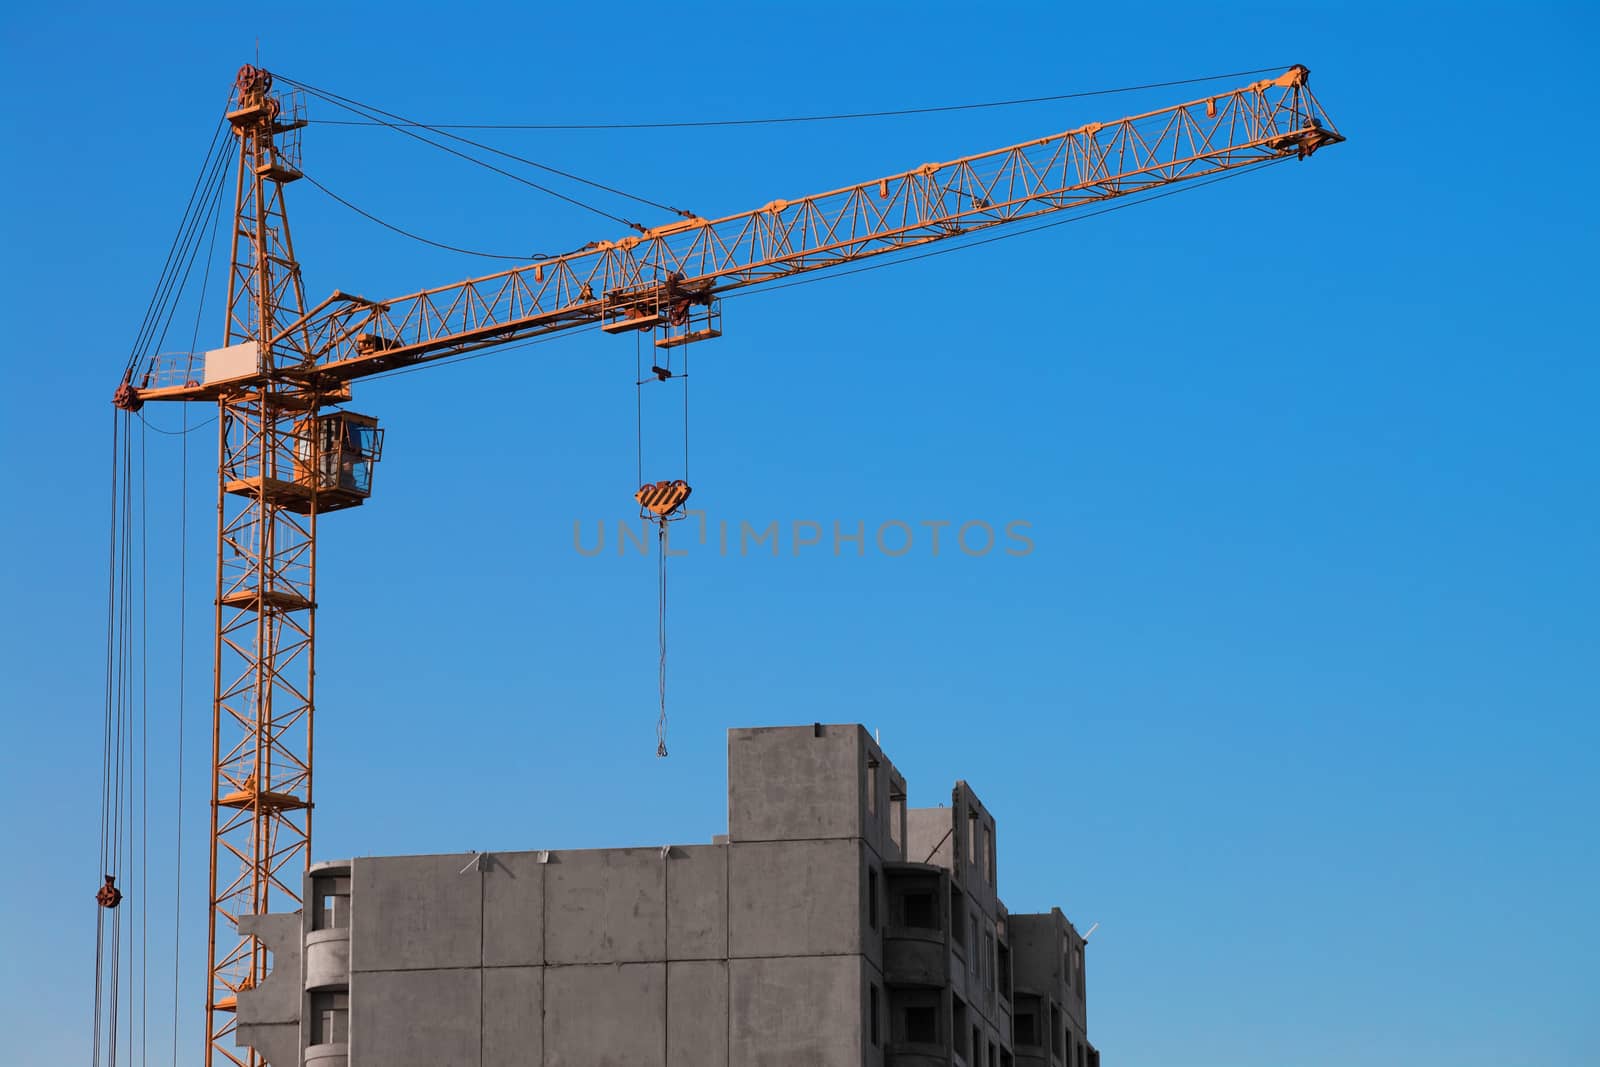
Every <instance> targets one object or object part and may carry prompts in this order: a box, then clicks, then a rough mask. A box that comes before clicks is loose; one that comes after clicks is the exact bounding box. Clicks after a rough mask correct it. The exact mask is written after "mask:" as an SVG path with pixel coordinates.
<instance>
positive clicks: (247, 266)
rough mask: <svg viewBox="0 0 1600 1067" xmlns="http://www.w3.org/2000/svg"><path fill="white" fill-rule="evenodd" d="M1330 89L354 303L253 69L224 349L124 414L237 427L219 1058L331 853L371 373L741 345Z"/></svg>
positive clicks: (215, 981) (224, 461)
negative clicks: (349, 569)
mask: <svg viewBox="0 0 1600 1067" xmlns="http://www.w3.org/2000/svg"><path fill="white" fill-rule="evenodd" d="M1308 76H1309V72H1308V71H1307V70H1306V68H1305V67H1301V66H1295V67H1291V68H1289V69H1288V70H1286V71H1284V72H1283V73H1282V74H1281V75H1279V76H1277V77H1272V78H1267V79H1264V80H1261V81H1257V82H1255V83H1253V84H1250V85H1246V86H1243V87H1241V88H1237V89H1233V90H1231V91H1227V92H1222V93H1218V94H1215V95H1212V96H1207V97H1203V98H1201V99H1198V100H1193V101H1190V102H1188V103H1183V104H1178V105H1175V106H1172V107H1167V108H1163V109H1161V110H1158V111H1150V112H1146V113H1144V114H1141V115H1134V116H1131V117H1128V118H1123V119H1118V120H1116V121H1114V122H1106V123H1098V122H1097V123H1090V124H1088V125H1085V126H1081V127H1078V128H1077V129H1073V130H1068V131H1065V132H1061V133H1054V134H1051V135H1049V136H1045V137H1040V138H1038V139H1036V140H1031V141H1027V142H1024V143H1021V144H1015V145H1011V146H1009V147H1005V148H999V149H995V150H993V151H989V152H982V153H979V154H977V155H970V156H964V157H962V158H959V159H954V160H950V161H948V162H942V163H926V164H923V165H922V166H920V167H917V168H915V169H912V170H908V171H904V172H902V173H899V174H893V175H890V176H888V177H884V178H876V179H873V180H871V181H866V182H861V183H859V184H855V185H847V186H844V187H842V188H839V189H835V190H832V191H831V192H826V193H819V194H816V195H814V196H806V197H802V198H800V199H797V200H773V201H772V202H770V203H768V204H766V205H764V206H762V207H760V208H757V209H755V210H753V211H744V212H740V213H738V214H734V215H728V216H724V217H722V218H716V219H705V218H701V217H699V216H696V215H692V214H689V213H681V214H682V216H683V217H681V218H679V219H677V220H675V221H673V222H670V223H667V224H666V225H662V226H657V227H655V228H648V229H647V228H644V227H636V229H637V230H638V232H636V233H632V234H629V235H628V236H625V237H622V238H620V239H618V240H611V241H597V242H594V243H592V244H590V245H588V246H586V247H584V248H583V249H580V250H578V251H576V252H572V253H570V254H567V255H562V256H556V257H552V258H549V259H545V260H542V261H539V262H535V263H531V264H529V265H526V266H520V267H517V268H515V269H512V270H506V271H502V272H500V273H497V274H491V275H488V276H486V277H479V278H471V279H468V280H466V281H461V282H456V283H454V284H451V285H446V286H442V287H440V288H436V289H425V290H422V291H420V292H416V293H412V294H409V295H406V296H400V297H395V298H392V299H386V300H369V299H366V298H363V297H359V296H353V295H350V294H348V293H343V292H337V291H336V292H334V293H333V294H332V295H331V296H329V297H328V298H327V299H325V300H323V301H322V302H321V303H319V304H317V305H315V306H314V307H308V306H307V304H306V299H305V292H304V288H303V286H302V283H301V276H300V265H299V261H298V260H297V258H296V256H295V250H294V244H293V242H292V241H291V240H290V236H289V218H288V209H287V204H286V201H285V197H284V190H285V188H286V187H287V186H289V185H290V184H292V183H293V182H294V181H296V180H297V179H299V178H300V177H302V174H301V171H300V158H299V131H300V130H301V129H302V128H303V127H304V126H305V125H306V119H305V113H304V102H303V101H304V98H303V95H302V93H301V92H299V91H295V90H291V91H289V92H282V93H275V92H274V91H273V77H272V75H271V74H270V73H268V72H267V71H264V70H261V69H259V68H256V67H253V66H245V67H244V68H242V69H241V70H240V72H239V76H238V78H237V81H236V82H235V85H234V90H233V95H232V98H231V102H230V106H229V110H228V112H227V120H228V123H229V124H230V126H231V129H232V133H233V136H234V137H236V138H237V141H238V148H239V154H238V166H237V191H236V195H235V202H234V210H233V240H232V245H233V250H232V257H231V258H232V264H231V269H230V271H229V279H228V298H227V327H226V334H225V343H224V345H223V347H221V348H219V349H214V350H211V351H207V352H203V353H194V354H189V355H183V356H177V357H171V356H162V357H157V358H154V359H152V361H151V363H150V364H149V365H148V366H147V367H146V368H144V369H143V370H142V372H141V373H140V374H139V376H138V377H137V379H136V378H135V375H134V370H133V369H130V371H129V373H128V374H126V375H125V376H124V377H123V380H122V382H121V384H120V385H119V386H118V388H117V390H116V394H115V403H116V405H117V406H118V407H119V408H122V409H123V410H125V411H137V410H138V409H139V408H140V407H141V406H142V405H143V404H145V403H148V402H154V401H180V402H201V403H206V404H215V405H216V406H217V409H218V413H219V418H218V424H219V427H220V429H219V434H218V458H217V560H216V597H215V609H216V616H215V642H214V670H213V692H212V710H213V714H212V763H213V792H212V797H211V865H210V888H209V893H208V906H209V919H208V930H209V933H208V945H209V949H208V951H209V960H210V963H209V970H208V974H207V982H206V1059H205V1062H206V1064H207V1065H208V1067H209V1065H211V1064H213V1063H217V1062H223V1063H230V1062H231V1063H235V1064H240V1065H248V1067H255V1065H256V1064H258V1063H259V1062H260V1061H259V1059H258V1058H257V1056H256V1053H254V1052H248V1053H244V1054H241V1053H240V1052H239V1051H238V1050H237V1049H236V1048H235V1047H234V1045H233V1042H232V1039H231V1035H232V1032H233V1028H234V1015H233V1012H234V1009H235V1006H236V998H237V994H238V992H239V991H240V990H243V989H248V988H250V987H252V986H253V985H254V984H256V983H257V982H258V981H259V980H260V979H261V978H262V977H263V976H264V974H265V972H266V966H267V959H266V950H265V949H264V948H263V946H262V945H260V944H259V943H258V942H256V941H255V940H254V939H253V938H252V937H250V936H248V935H241V934H240V933H239V932H238V931H237V929H236V925H237V920H238V917H239V916H240V915H245V914H252V913H256V912H265V911H267V910H269V908H271V909H274V910H280V911H282V910H289V909H292V908H294V907H298V906H299V905H300V903H301V892H302V889H301V876H302V874H303V873H304V871H305V869H306V867H307V866H308V864H309V862H310V843H311V816H312V810H313V809H312V736H313V730H312V726H313V719H314V715H315V709H316V694H315V680H316V670H315V666H316V660H315V652H316V625H315V623H316V608H317V555H316V550H317V524H318V520H319V519H320V518H321V516H323V515H324V514H326V513H329V512H334V511H340V510H343V509H345V508H351V507H355V506H358V505H360V504H361V503H362V502H363V501H365V500H366V499H367V498H368V496H369V495H370V494H371V492H372V473H373V467H374V464H376V463H377V461H378V460H379V458H380V456H381V454H382V444H383V431H382V430H380V429H379V428H378V424H377V420H376V419H374V418H372V417H370V416H367V415H361V414H357V413H355V412H352V411H348V410H345V409H344V408H342V407H340V406H339V405H342V404H344V403H346V402H347V401H349V400H350V398H351V383H352V382H354V381H356V380H357V379H360V378H363V377H367V376H369V375H374V374H378V373H381V372H384V371H391V370H394V369H396V368H400V367H409V366H415V365H418V364H422V363H427V362H429V361H434V360H440V359H444V358H446V357H449V356H453V355H457V354H459V353H463V352H467V351H470V350H473V349H482V348H488V347H491V346H494V345H502V344H505V343H507V342H510V341H516V340H521V339H525V338H530V337H534V336H538V335H541V334H549V333H553V332H556V331H559V330H571V329H578V328H583V327H590V326H598V327H599V328H600V329H601V330H603V331H605V332H607V333H628V332H633V331H649V333H650V335H651V336H652V338H653V341H654V344H655V346H656V347H658V348H663V349H670V348H673V347H675V346H678V345H682V344H687V343H691V342H694V341H701V340H705V339H708V338H712V337H716V336H718V335H720V333H721V331H722V317H721V308H720V300H719V298H720V296H721V294H723V293H726V292H729V291H730V290H735V289H739V288H742V287H746V286H754V285H760V284H762V283H766V282H771V281H774V280H777V279H783V278H788V277H790V276H793V275H797V274H802V273H805V272H809V271H817V270H824V269H826V268H829V267H835V266H839V265H841V264H849V263H855V262H858V261H860V260H864V259H868V258H870V257H875V256H883V255H889V254H892V253H895V252H901V251H904V250H906V249H915V248H918V247H919V246H922V245H926V244H930V243H932V242H937V241H943V240H947V239H950V238H955V237H959V236H962V235H965V234H972V233H975V232H977V231H979V230H985V229H989V228H993V227H1000V226H1007V225H1011V224H1015V223H1017V222H1019V221H1021V220H1025V219H1031V218H1035V217H1038V216H1042V215H1048V214H1053V213H1058V212H1072V211H1073V210H1075V209H1082V208H1084V207H1086V206H1088V205H1095V204H1099V203H1101V202H1103V201H1108V200H1113V199H1115V198H1118V197H1125V196H1129V195H1131V194H1136V193H1140V192H1145V191H1148V190H1151V189H1155V188H1157V187H1160V186H1169V185H1174V184H1176V183H1180V182H1186V181H1192V180H1194V179H1198V178H1205V177H1208V176H1213V175H1219V174H1221V173H1223V172H1227V171H1232V170H1237V169H1240V168H1246V167H1251V166H1257V165H1260V164H1263V163H1267V162H1271V161H1276V160H1282V159H1285V158H1288V157H1296V158H1299V159H1305V158H1307V157H1308V156H1310V155H1311V154H1312V153H1314V152H1316V151H1317V150H1318V149H1319V148H1322V147H1325V146H1327V145H1330V144H1336V143H1338V142H1339V141H1342V140H1343V139H1344V138H1343V137H1342V136H1340V134H1339V133H1338V132H1337V130H1336V129H1335V128H1334V126H1333V124H1332V123H1331V122H1330V121H1329V120H1328V118H1327V116H1326V115H1325V114H1324V112H1323V111H1322V108H1321V106H1320V105H1319V104H1318V103H1317V101H1316V99H1315V97H1313V96H1312V94H1311V90H1310V88H1309V85H1308ZM289 84H291V85H292V84H293V83H289ZM662 373H670V372H662ZM652 489H654V490H655V491H654V493H652V492H651V490H652ZM687 491H688V487H687V486H686V485H683V484H682V483H666V485H665V486H664V487H663V486H656V487H651V486H645V487H641V490H640V494H639V499H640V503H641V506H643V507H644V508H645V509H646V510H647V511H648V512H652V513H654V514H656V515H658V516H664V515H665V514H666V513H670V512H671V511H672V510H673V509H675V508H677V507H679V506H680V505H681V504H682V498H683V496H684V495H686V493H687ZM108 881H109V879H108ZM107 906H114V905H107Z"/></svg>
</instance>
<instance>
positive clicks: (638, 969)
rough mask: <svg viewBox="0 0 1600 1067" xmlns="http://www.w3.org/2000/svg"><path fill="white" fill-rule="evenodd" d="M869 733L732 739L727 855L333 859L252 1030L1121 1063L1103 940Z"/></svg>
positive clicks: (290, 924)
mask: <svg viewBox="0 0 1600 1067" xmlns="http://www.w3.org/2000/svg"><path fill="white" fill-rule="evenodd" d="M905 798H906V784H905V778H904V777H902V776H901V774H900V772H899V771H897V770H896V769H895V767H894V765H893V764H892V763H891V762H890V761H889V759H888V758H887V757H886V756H885V755H884V754H883V752H882V751H881V750H880V749H879V747H878V745H877V744H876V743H875V742H874V741H873V739H872V737H871V735H870V734H869V733H868V732H867V731H866V730H865V729H863V728H862V727H860V726H856V725H843V726H830V725H814V726H803V727H781V728H771V729H737V730H732V731H730V732H729V736H728V833H727V834H726V835H725V836H719V837H717V838H715V839H714V840H713V841H712V843H711V844H703V845H667V846H653V847H649V848H618V849H594V850H583V851H570V852H569V851H561V852H553V851H534V852H496V853H492V854H491V853H481V854H470V853H469V854H459V855H449V856H395V857H374V858H365V859H357V860H354V861H350V862H334V863H322V864H319V865H316V866H314V867H313V868H312V869H311V871H310V873H309V874H308V875H307V876H306V878H307V884H306V886H305V899H306V901H307V902H308V904H307V907H306V908H305V909H304V911H303V912H297V913H294V914H283V915H260V916H253V917H247V918H245V919H244V920H242V929H244V930H245V931H247V932H249V931H253V932H255V933H256V934H257V935H258V936H259V937H260V938H261V939H262V940H263V941H264V942H265V943H266V944H267V946H268V947H269V949H270V950H271V952H272V954H273V961H274V964H273V968H272V971H271V973H270V975H269V977H268V978H266V979H265V980H264V981H262V982H261V983H260V984H259V985H258V986H257V987H256V988H254V989H249V990H245V991H243V992H241V993H240V994H239V998H238V1009H237V1010H238V1027H237V1037H238V1041H239V1044H240V1045H244V1046H252V1047H254V1048H255V1049H256V1050H257V1052H258V1053H259V1054H260V1055H261V1056H262V1057H264V1058H265V1059H266V1060H267V1061H268V1062H269V1063H270V1064H272V1065H273V1067H300V1065H305V1067H344V1065H347V1064H348V1065H351V1067H378V1065H382V1067H468V1065H470V1067H512V1065H516V1067H612V1065H615V1067H769V1065H770V1067H779V1065H782V1067H932V1065H935V1064H939V1065H951V1064H957V1065H962V1067H1098V1064H1099V1062H1100V1057H1099V1053H1098V1052H1097V1051H1096V1050H1095V1049H1094V1047H1093V1046H1092V1045H1090V1044H1089V1041H1088V1027H1087V1007H1086V995H1085V984H1084V983H1085V972H1084V942H1083V938H1082V937H1081V936H1080V935H1079V933H1078V931H1077V930H1076V929H1075V928H1074V927H1073V925H1072V924H1071V923H1070V922H1068V921H1067V919H1066V918H1065V916H1063V915H1062V913H1061V912H1060V911H1059V910H1052V911H1050V912H1049V913H1047V914H1042V915H1013V914H1010V913H1009V912H1007V910H1006V908H1005V905H1004V904H1003V903H1001V901H1000V898H999V896H998V894H997V891H996V886H997V882H998V878H997V872H998V868H999V861H998V844H997V841H998V839H997V834H996V828H995V822H994V817H993V816H992V815H991V814H990V813H989V812H988V810H987V809H986V808H985V807H984V806H983V804H982V803H981V802H980V801H979V799H978V797H977V794H976V793H974V792H973V790H972V789H971V787H969V786H968V785H967V784H966V783H965V782H957V783H956V784H955V787H954V789H953V790H952V792H951V802H950V805H949V806H948V807H943V806H941V807H937V808H922V809H913V810H908V809H907V807H906V802H905Z"/></svg>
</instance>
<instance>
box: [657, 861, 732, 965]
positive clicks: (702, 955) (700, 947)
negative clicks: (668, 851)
mask: <svg viewBox="0 0 1600 1067" xmlns="http://www.w3.org/2000/svg"><path fill="white" fill-rule="evenodd" d="M666 867H667V872H666V873H667V958H668V959H674V960H720V959H725V958H727V955H728V850H727V848H726V847H725V846H717V845H697V846H690V847H675V848H673V850H672V856H671V858H670V859H668V860H667V864H666Z"/></svg>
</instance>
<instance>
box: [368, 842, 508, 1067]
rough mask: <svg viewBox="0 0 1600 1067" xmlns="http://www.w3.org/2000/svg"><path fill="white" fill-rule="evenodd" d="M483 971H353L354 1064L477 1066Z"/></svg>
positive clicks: (393, 1066)
mask: <svg viewBox="0 0 1600 1067" xmlns="http://www.w3.org/2000/svg"><path fill="white" fill-rule="evenodd" d="M356 863H357V870H359V869H360V866H359V865H360V863H361V861H360V860H357V861H356ZM458 869H459V868H458ZM473 877H474V878H476V875H474V876H473ZM482 973H483V972H482V971H479V970H477V969H476V968H474V969H472V970H447V971H430V970H409V971H357V972H355V973H354V974H352V975H351V976H350V1002H351V1004H352V1006H353V1008H352V1010H351V1012H350V1067H478V1055H479V1051H480V1050H479V1035H480V1026H479V1023H480V1016H479V1011H478V1006H479V1002H480V997H481V995H482V991H481V989H480V987H479V976H480V975H481V974H482Z"/></svg>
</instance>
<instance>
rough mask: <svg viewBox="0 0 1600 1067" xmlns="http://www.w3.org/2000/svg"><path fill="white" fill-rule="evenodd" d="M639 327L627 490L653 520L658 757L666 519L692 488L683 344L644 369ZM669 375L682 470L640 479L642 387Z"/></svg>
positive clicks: (659, 751) (661, 749)
mask: <svg viewBox="0 0 1600 1067" xmlns="http://www.w3.org/2000/svg"><path fill="white" fill-rule="evenodd" d="M643 333H644V331H640V332H638V333H636V334H635V335H634V357H633V358H634V383H633V387H634V433H635V457H636V459H637V462H638V479H639V489H638V491H637V492H636V493H634V495H633V496H634V500H636V501H637V502H638V504H639V517H640V518H641V519H646V520H649V521H653V522H654V523H655V524H656V598H657V611H656V640H657V646H658V656H657V661H656V689H657V699H658V711H657V715H656V755H657V756H658V757H664V756H666V754H667V550H668V548H669V546H670V541H669V539H668V535H667V525H668V524H669V523H672V522H676V521H678V520H680V519H682V518H684V517H685V516H686V512H685V511H684V510H683V506H684V504H686V503H687V502H688V500H689V494H690V493H691V492H693V490H692V489H690V487H689V356H688V352H687V350H685V352H684V354H683V356H682V369H681V370H679V371H674V370H673V369H672V355H671V351H672V350H671V349H666V350H665V351H666V353H667V354H666V356H664V357H663V358H662V360H661V362H660V363H652V364H651V365H650V373H649V374H646V373H645V372H644V360H643V357H642V355H641V350H642V348H643ZM674 381H676V382H678V383H679V384H680V385H681V386H682V396H683V476H682V477H681V478H668V479H663V480H661V481H657V482H647V481H645V480H644V479H645V475H644V389H645V386H647V385H661V384H667V383H670V382H674Z"/></svg>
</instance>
